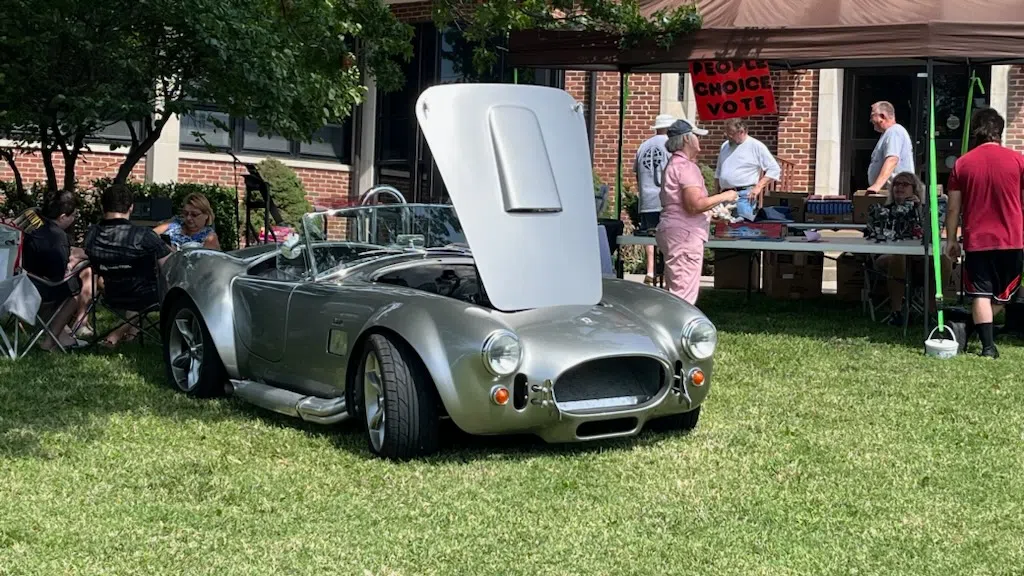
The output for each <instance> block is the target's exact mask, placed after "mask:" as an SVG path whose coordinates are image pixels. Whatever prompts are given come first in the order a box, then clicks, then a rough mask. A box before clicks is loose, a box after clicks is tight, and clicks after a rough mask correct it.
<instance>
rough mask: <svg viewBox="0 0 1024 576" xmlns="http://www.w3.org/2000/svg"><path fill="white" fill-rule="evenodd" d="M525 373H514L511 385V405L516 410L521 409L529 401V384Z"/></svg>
mask: <svg viewBox="0 0 1024 576" xmlns="http://www.w3.org/2000/svg"><path fill="white" fill-rule="evenodd" d="M527 384H528V382H527V379H526V374H516V379H515V382H514V383H513V385H512V407H513V408H515V409H516V410H523V409H525V408H526V404H527V402H528V401H529V398H528V395H529V386H527Z"/></svg>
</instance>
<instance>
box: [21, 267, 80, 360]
mask: <svg viewBox="0 0 1024 576" xmlns="http://www.w3.org/2000/svg"><path fill="white" fill-rule="evenodd" d="M88 266H89V261H88V260H83V261H82V262H79V263H78V264H77V265H76V266H75V267H74V268H73V269H71V271H70V272H68V274H67V275H66V276H65V277H64V278H63V279H62V280H60V281H59V282H53V281H50V280H47V279H46V278H42V277H40V276H36V275H35V274H32V273H31V272H28V271H24V272H23V274H24V275H25V276H27V277H28V278H29V280H31V281H32V284H33V285H35V286H36V289H37V291H38V292H39V294H40V300H41V302H40V305H39V312H38V313H37V314H36V318H35V321H34V322H25V321H24V320H21V319H19V320H18V321H17V324H18V328H19V329H20V330H21V332H23V333H24V334H25V336H26V337H28V338H29V342H28V344H27V345H26V346H25V349H24V350H22V351H21V353H20V355H19V358H24V357H25V355H26V354H28V353H29V352H30V351H31V350H32V347H33V346H35V345H36V344H37V343H38V342H39V339H40V338H42V337H43V335H44V334H45V335H47V336H49V337H50V338H52V339H53V341H54V342H55V343H56V344H57V347H58V348H59V349H60V351H61V352H67V351H68V349H67V347H65V346H64V345H63V344H61V343H60V340H58V339H57V334H55V333H54V332H53V331H52V330H51V329H50V324H51V323H52V322H53V319H54V318H55V317H56V316H57V313H58V312H60V310H61V308H63V307H64V306H65V305H66V304H67V303H68V302H69V301H72V300H74V299H75V296H68V297H66V298H63V299H60V300H46V299H44V298H43V297H42V296H43V294H45V293H47V292H49V290H47V289H50V290H52V289H55V288H60V287H61V286H67V285H68V283H70V282H71V281H73V280H75V279H76V278H78V275H79V274H80V273H81V272H82V270H85V268H86V267H88ZM83 320H84V318H83ZM29 328H31V329H32V330H33V332H31V333H30V332H29ZM79 328H81V322H79V323H76V324H75V325H74V326H73V327H72V328H71V333H72V334H74V333H76V332H77V331H78V329H79ZM16 338H17V335H16Z"/></svg>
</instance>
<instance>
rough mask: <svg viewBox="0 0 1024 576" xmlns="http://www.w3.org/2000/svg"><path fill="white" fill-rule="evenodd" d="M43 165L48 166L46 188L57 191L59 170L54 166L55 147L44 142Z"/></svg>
mask: <svg viewBox="0 0 1024 576" xmlns="http://www.w3.org/2000/svg"><path fill="white" fill-rule="evenodd" d="M41 150H42V153H43V167H44V168H46V190H47V191H49V192H56V191H57V171H56V170H55V169H54V168H53V149H52V148H50V147H49V146H47V145H46V144H45V143H44V144H42V148H41Z"/></svg>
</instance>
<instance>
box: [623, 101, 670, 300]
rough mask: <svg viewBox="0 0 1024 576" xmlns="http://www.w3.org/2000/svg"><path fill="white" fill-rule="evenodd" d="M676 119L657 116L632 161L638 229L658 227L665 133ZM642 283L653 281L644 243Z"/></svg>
mask: <svg viewBox="0 0 1024 576" xmlns="http://www.w3.org/2000/svg"><path fill="white" fill-rule="evenodd" d="M675 121H676V119H675V117H674V116H672V115H671V114H660V115H658V117H657V118H655V120H654V126H652V128H653V130H654V136H651V137H650V138H648V139H647V140H645V141H644V143H643V144H641V145H640V148H638V149H637V151H636V158H634V160H633V172H634V174H636V190H637V204H638V212H639V213H640V226H639V228H640V230H649V231H651V232H652V233H653V232H654V230H655V229H657V227H658V220H659V219H660V217H661V177H662V175H663V174H664V173H665V166H667V165H668V158H669V153H668V150H666V149H665V142H668V136H666V135H665V132H666V131H667V130H668V127H669V126H671V125H672V123H673V122H675ZM644 283H645V284H653V283H654V246H647V276H646V277H645V278H644Z"/></svg>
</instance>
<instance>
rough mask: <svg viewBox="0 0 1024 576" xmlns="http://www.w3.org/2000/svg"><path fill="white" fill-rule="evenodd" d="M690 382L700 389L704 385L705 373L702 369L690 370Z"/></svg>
mask: <svg viewBox="0 0 1024 576" xmlns="http://www.w3.org/2000/svg"><path fill="white" fill-rule="evenodd" d="M690 382H692V383H693V385H694V386H697V387H698V388H699V387H701V386H702V385H703V384H704V371H703V370H701V369H700V368H694V369H693V370H690Z"/></svg>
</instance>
